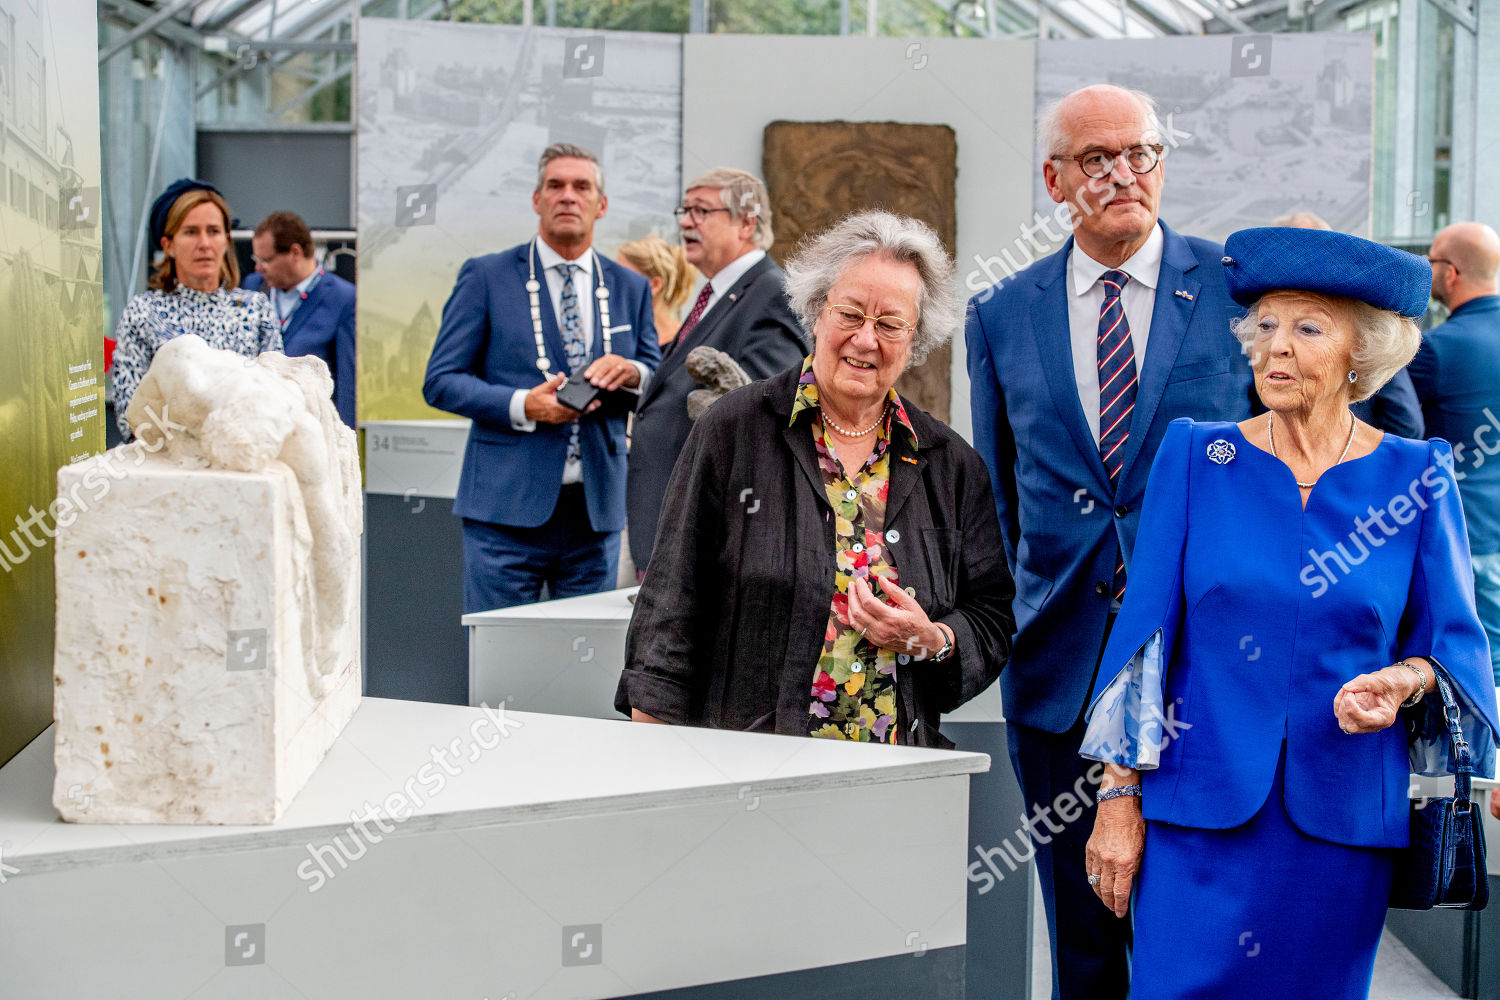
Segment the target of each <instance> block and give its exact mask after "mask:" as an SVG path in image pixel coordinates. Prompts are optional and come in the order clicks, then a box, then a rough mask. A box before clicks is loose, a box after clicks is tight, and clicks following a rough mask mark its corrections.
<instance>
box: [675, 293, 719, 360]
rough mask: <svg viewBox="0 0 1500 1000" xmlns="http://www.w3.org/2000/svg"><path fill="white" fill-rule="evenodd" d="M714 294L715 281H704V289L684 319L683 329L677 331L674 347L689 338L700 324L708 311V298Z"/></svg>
mask: <svg viewBox="0 0 1500 1000" xmlns="http://www.w3.org/2000/svg"><path fill="white" fill-rule="evenodd" d="M713 294H714V286H713V282H711V281H705V282H704V283H703V291H701V292H699V293H698V298H697V299H695V300H694V301H693V308H692V309H690V310H688V316H687V319H685V320H683V321H682V329H680V330H678V331H677V339H675V340H673V341H672V345H673V346H674V347H675V346H676V345H678V344H680V343H682V342H683V340H685V339H686V338H687V335H688V334H689V333H691V332H692V330H693V327H695V326H697V325H698V321H699V320H700V319H702V318H703V314H704V313H705V312H707V311H708V300H709V298H711V297H712V296H713Z"/></svg>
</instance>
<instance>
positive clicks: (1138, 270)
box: [1068, 225, 1164, 442]
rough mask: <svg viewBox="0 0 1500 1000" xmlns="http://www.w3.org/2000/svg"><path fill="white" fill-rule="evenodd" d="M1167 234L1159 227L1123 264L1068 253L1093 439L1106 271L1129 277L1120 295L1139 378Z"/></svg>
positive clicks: (1074, 334) (1079, 364)
mask: <svg viewBox="0 0 1500 1000" xmlns="http://www.w3.org/2000/svg"><path fill="white" fill-rule="evenodd" d="M1163 242H1164V238H1163V236H1162V233H1161V226H1160V225H1157V226H1156V227H1155V228H1154V229H1152V230H1151V235H1150V236H1148V237H1146V242H1145V243H1143V244H1142V245H1141V248H1140V249H1139V250H1137V251H1136V252H1135V253H1134V254H1132V255H1131V257H1130V259H1129V260H1127V261H1126V262H1125V263H1123V264H1121V265H1120V266H1119V268H1117V269H1113V268H1108V267H1105V266H1104V265H1103V264H1101V263H1099V262H1098V261H1097V260H1094V259H1093V258H1092V257H1090V256H1089V255H1088V254H1086V253H1084V252H1083V251H1082V250H1080V249H1079V248H1078V243H1077V242H1076V241H1075V242H1074V243H1073V250H1072V252H1071V253H1070V254H1069V255H1068V291H1069V292H1070V293H1071V294H1070V295H1069V296H1068V331H1069V333H1070V334H1071V337H1070V339H1071V341H1072V344H1073V378H1074V380H1075V381H1076V382H1077V383H1078V401H1079V402H1080V403H1082V404H1083V416H1084V419H1085V420H1087V421H1088V424H1089V430H1090V431H1091V432H1093V435H1094V440H1095V441H1096V442H1097V441H1098V440H1099V312H1100V310H1102V309H1103V308H1104V286H1103V285H1102V284H1100V282H1099V279H1100V278H1101V277H1103V275H1104V272H1105V271H1109V270H1120V271H1124V272H1125V273H1126V274H1128V275H1130V280H1129V281H1128V282H1126V283H1125V288H1124V290H1123V291H1122V292H1121V293H1120V300H1121V305H1123V306H1124V307H1125V322H1127V323H1129V324H1130V347H1131V350H1132V351H1134V352H1135V370H1136V376H1137V377H1139V376H1140V371H1141V366H1142V365H1143V364H1144V363H1145V360H1146V340H1147V337H1148V336H1149V335H1150V333H1151V314H1152V312H1153V311H1154V310H1155V308H1156V283H1157V277H1158V275H1159V274H1160V273H1161V253H1162V244H1163Z"/></svg>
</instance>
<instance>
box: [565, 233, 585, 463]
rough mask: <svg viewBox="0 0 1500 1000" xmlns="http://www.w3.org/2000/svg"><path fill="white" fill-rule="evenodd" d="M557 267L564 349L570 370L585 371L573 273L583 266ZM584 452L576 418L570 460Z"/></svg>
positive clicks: (566, 265)
mask: <svg viewBox="0 0 1500 1000" xmlns="http://www.w3.org/2000/svg"><path fill="white" fill-rule="evenodd" d="M557 269H558V270H559V271H561V272H562V275H563V287H562V338H563V349H564V350H565V351H566V352H567V357H568V370H569V371H570V372H572V373H573V374H575V375H576V374H577V373H579V372H581V371H583V366H584V362H585V361H587V360H588V347H587V346H586V345H585V344H584V342H583V318H582V317H581V316H580V315H579V313H578V289H577V288H575V287H574V286H573V273H574V272H575V271H581V270H583V268H581V267H579V266H578V265H577V264H574V263H572V262H570V261H563V262H562V263H561V264H558V265H557ZM582 454H583V452H582V449H581V448H580V447H579V444H578V421H576V420H575V421H573V423H572V433H571V434H569V435H568V461H569V462H576V461H578V460H579V458H580V456H581V455H582Z"/></svg>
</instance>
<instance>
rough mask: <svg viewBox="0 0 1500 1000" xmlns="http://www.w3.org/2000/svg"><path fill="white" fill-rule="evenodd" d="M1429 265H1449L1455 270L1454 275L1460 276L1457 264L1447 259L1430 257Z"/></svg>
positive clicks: (1428, 259)
mask: <svg viewBox="0 0 1500 1000" xmlns="http://www.w3.org/2000/svg"><path fill="white" fill-rule="evenodd" d="M1427 263H1428V264H1447V265H1448V266H1449V267H1451V268H1453V273H1454V274H1458V273H1459V271H1458V265H1457V264H1455V263H1453V261H1451V260H1449V259H1448V258H1447V257H1428V258H1427Z"/></svg>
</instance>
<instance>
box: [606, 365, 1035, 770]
mask: <svg viewBox="0 0 1500 1000" xmlns="http://www.w3.org/2000/svg"><path fill="white" fill-rule="evenodd" d="M800 374H801V365H800V364H799V365H798V366H796V367H794V368H791V369H788V370H787V371H785V372H783V373H781V374H779V375H776V376H773V377H772V378H770V379H767V380H766V381H764V382H758V383H755V384H753V385H748V386H745V387H744V388H741V389H737V390H735V391H734V392H732V393H730V394H729V395H727V396H725V397H724V398H723V399H721V400H720V401H719V402H717V403H715V404H714V405H713V406H712V407H710V408H709V410H708V411H707V412H706V413H704V415H703V416H702V417H700V418H699V420H698V423H697V425H696V426H695V427H694V428H693V431H692V433H691V434H690V435H689V437H688V440H687V443H686V445H685V446H684V448H683V451H682V456H681V458H680V459H679V460H678V462H677V466H676V468H675V469H674V470H673V472H672V477H671V480H670V482H669V483H668V487H667V501H666V503H665V505H664V506H663V509H662V516H661V521H660V523H659V526H658V531H657V536H656V549H655V552H654V553H653V554H652V556H651V565H650V568H649V570H648V571H647V574H646V579H645V582H644V583H643V584H642V586H641V590H640V594H639V596H638V598H637V599H636V606H635V614H634V616H633V618H632V619H631V623H630V631H629V633H628V635H627V637H626V641H625V670H624V673H623V674H622V675H621V677H620V684H619V687H618V689H617V690H616V692H615V707H616V708H617V709H618V710H619V711H621V712H623V713H625V714H626V715H629V714H630V710H631V709H632V708H637V709H640V710H641V711H643V712H645V713H647V714H648V715H652V716H655V717H656V718H658V719H661V720H663V721H665V722H669V723H674V724H679V725H694V726H707V727H711V728H716V729H737V730H745V731H751V732H775V733H781V734H783V735H791V736H807V735H808V734H809V733H810V732H811V731H812V728H813V725H812V719H811V716H810V714H809V706H810V704H811V702H812V697H813V696H812V682H813V676H814V671H815V668H816V666H817V662H818V656H819V654H820V652H821V649H822V644H823V636H824V632H825V629H826V627H827V622H828V614H829V606H830V604H831V602H832V600H833V595H834V588H835V577H836V570H835V564H834V554H835V542H834V525H833V510H832V507H831V506H830V505H829V504H828V501H827V497H826V495H825V493H824V488H823V477H822V474H821V473H820V472H819V470H818V463H817V452H816V449H815V447H814V444H813V437H812V433H811V431H810V430H809V428H808V421H809V420H810V414H799V416H798V419H797V422H796V424H794V425H793V424H791V423H790V420H791V412H792V403H793V399H794V396H795V394H796V390H797V380H798V378H799V376H800ZM902 402H903V404H904V405H905V406H906V412H907V415H908V417H909V419H910V420H911V424H912V428H913V429H914V430H915V431H916V437H917V442H918V447H917V451H916V453H915V454H912V453H911V451H910V446H909V444H908V442H907V441H906V437H905V435H895V436H894V439H893V441H892V444H891V471H890V491H889V497H888V500H887V505H886V522H885V528H886V547H887V551H888V553H889V554H890V558H891V561H892V563H893V565H895V567H896V570H897V574H898V576H899V578H900V580H901V583H902V585H903V586H904V587H907V588H913V589H914V590H915V593H914V597H915V598H916V600H917V602H918V603H919V604H920V605H921V606H922V609H923V610H924V611H926V613H927V615H928V617H930V618H931V619H932V620H933V621H940V622H942V623H943V624H945V625H947V626H948V627H949V628H951V629H952V630H953V634H954V636H955V638H956V640H957V650H956V652H955V654H954V655H953V656H951V657H950V658H949V659H948V660H946V661H944V662H942V663H929V662H925V661H923V660H909V661H907V662H904V663H902V662H901V659H902V658H898V667H897V727H898V734H897V740H898V742H900V743H903V744H908V745H915V746H927V747H934V746H935V747H943V748H949V747H951V746H952V745H953V744H952V743H951V742H950V741H949V740H947V739H946V738H945V737H943V736H942V735H941V734H940V733H939V732H938V722H939V716H940V715H941V714H942V713H944V712H949V711H952V710H953V709H955V708H957V707H958V706H959V705H961V704H963V703H964V702H966V701H968V700H969V699H970V698H972V697H974V696H975V695H976V694H978V693H979V692H980V691H982V690H983V689H984V688H985V687H986V686H988V685H989V684H990V683H992V682H993V681H994V680H995V678H996V677H997V676H999V674H1000V669H1001V667H1003V666H1004V665H1005V662H1006V659H1007V658H1008V656H1009V654H1010V641H1011V635H1012V633H1013V631H1014V624H1015V620H1014V618H1013V617H1012V614H1011V598H1012V596H1013V595H1014V593H1015V590H1014V586H1013V584H1012V581H1011V576H1010V570H1009V568H1008V567H1007V564H1006V560H1005V547H1004V544H1003V542H1002V540H1001V535H1000V523H999V520H998V519H997V518H996V515H995V501H994V495H993V493H992V491H991V486H990V477H989V472H988V470H986V469H985V467H984V463H983V462H982V461H981V460H980V458H979V455H978V454H977V453H976V452H975V451H974V450H973V449H972V448H970V447H969V446H968V445H967V444H965V443H964V441H963V439H961V438H960V437H959V436H958V435H957V434H955V433H954V432H953V431H952V430H951V429H950V428H948V427H947V426H945V425H943V424H941V423H939V422H938V421H936V420H934V419H933V418H932V417H930V416H928V415H927V414H926V413H923V412H922V411H920V410H918V409H917V408H916V407H914V406H913V405H912V404H911V403H909V402H907V401H906V400H904V399H903V400H902ZM933 652H936V651H935V650H934V651H933Z"/></svg>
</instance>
